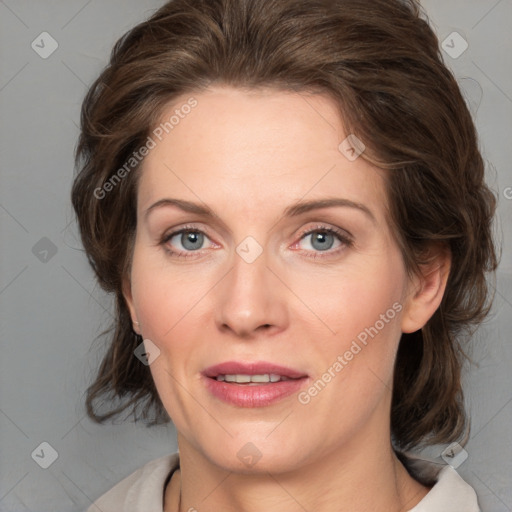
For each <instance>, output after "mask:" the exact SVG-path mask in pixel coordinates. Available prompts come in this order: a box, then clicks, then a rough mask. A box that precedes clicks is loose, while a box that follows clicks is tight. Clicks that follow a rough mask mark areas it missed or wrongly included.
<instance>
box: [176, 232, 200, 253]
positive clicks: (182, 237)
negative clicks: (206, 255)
mask: <svg viewBox="0 0 512 512" xmlns="http://www.w3.org/2000/svg"><path fill="white" fill-rule="evenodd" d="M177 237H179V238H178V240H179V243H180V244H181V245H182V247H183V248H184V249H185V250H187V251H197V250H198V249H201V248H202V247H203V244H204V233H200V232H199V231H182V232H181V233H176V234H175V235H174V236H173V237H172V238H171V240H170V242H171V243H172V239H173V238H177Z"/></svg>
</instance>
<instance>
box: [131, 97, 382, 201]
mask: <svg viewBox="0 0 512 512" xmlns="http://www.w3.org/2000/svg"><path fill="white" fill-rule="evenodd" d="M190 105H194V106H193V107H190ZM151 137H152V139H153V140H154V143H155V144H154V147H153V149H151V150H150V151H149V153H148V155H147V156H146V158H145V160H144V162H143V166H142V170H141V172H142V175H141V179H140V182H139V191H138V205H139V210H142V209H145V208H147V207H148V206H149V204H151V203H153V202H155V201H157V200H159V199H161V198H163V197H165V196H167V195H171V196H173V197H177V196H179V197H181V198H183V199H188V200H192V201H196V202H197V201H198V200H199V201H202V202H204V203H206V204H208V205H209V206H210V207H211V208H212V209H216V208H217V207H222V206H223V204H224V206H225V202H226V200H227V199H228V198H229V200H230V201H232V202H234V203H236V204H238V206H239V211H241V210H250V209H251V208H265V209H269V208H272V206H273V205H275V206H276V207H277V206H279V208H281V207H282V206H285V205H286V206H288V204H292V203H294V202H297V201H298V200H300V199H301V198H303V197H304V199H315V198H322V197H325V196H326V195H329V196H330V197H333V196H338V197H344V198H348V199H351V200H354V201H358V202H366V203H368V202H370V203H372V204H374V208H377V209H379V208H380V209H381V210H384V208H385V202H386V198H385V194H384V182H383V174H382V171H381V170H380V169H377V168H376V167H374V166H373V165H371V164H370V163H369V162H367V161H365V160H364V159H363V158H361V157H359V158H357V159H356V160H354V161H351V160H349V159H348V158H347V156H346V154H344V153H343V151H341V150H340V143H342V142H343V141H344V140H345V139H346V138H347V134H346V133H345V132H344V130H343V126H342V120H341V117H340V114H339V111H338V108H337V106H336V104H335V103H334V101H333V100H332V99H331V98H329V97H328V96H326V95H319V94H316V95H311V94H306V93H296V92H293V91H292V92H290V91H277V90H271V89H263V90H260V89H259V90H242V89H235V88H231V87H215V88H211V89H209V90H207V91H204V92H200V93H197V94H187V95H183V96H181V97H180V98H177V99H176V100H174V101H173V102H172V104H169V105H168V106H167V107H166V108H165V109H164V111H163V112H162V116H161V123H160V124H159V125H157V126H155V127H153V129H152V132H151Z"/></svg>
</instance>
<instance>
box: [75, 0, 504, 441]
mask: <svg viewBox="0 0 512 512" xmlns="http://www.w3.org/2000/svg"><path fill="white" fill-rule="evenodd" d="M213 84H215V85H218V84H221V85H223V84H225V85H229V86H234V87H237V88H242V89H256V88H273V89H275V90H280V91H296V92H298V93H319V94H326V95H328V96H329V97H331V98H332V99H333V100H334V101H335V102H336V105H337V106H338V107H339V112H340V118H341V121H342V123H343V127H344V129H345V133H352V134H355V135H356V136H357V137H358V138H359V139H361V140H362V141H364V144H365V146H366V150H365V152H364V153H363V154H362V157H363V158H366V159H367V160H368V161H370V162H372V163H374V164H376V165H377V166H379V167H381V168H383V169H386V170H388V171H389V172H388V175H387V176H388V177H387V179H386V188H387V195H388V198H389V203H390V212H389V215H390V219H389V220H390V223H391V226H392V228H393V232H394V236H395V238H396V241H397V243H398V244H399V247H400V248H401V252H402V254H403V259H404V263H405V266H406V269H407V271H408V272H409V273H410V275H413V273H416V272H420V271H421V267H422V265H423V264H424V263H426V262H427V259H426V256H425V255H426V254H427V251H428V248H429V247H430V246H431V245H432V244H443V245H444V246H446V247H447V248H449V250H450V251H451V259H452V265H451V270H450V274H449V277H448V282H447V287H446V291H445V294H444V296H443V299H442V303H441V305H440V307H439V308H438V310H437V311H436V312H435V313H434V315H433V316H432V317H431V318H430V320H429V321H428V322H427V324H426V325H425V326H424V327H423V328H422V329H421V330H418V331H417V332H414V333H409V334H402V337H401V340H400V345H399V350H398V354H397V358H396V364H395V373H394V386H393V397H392V407H391V429H392V439H393V443H394V445H395V447H396V449H397V450H408V449H411V448H414V447H418V446H420V445H422V444H435V443H440V442H443V443H444V442H450V441H453V440H461V436H462V435H463V434H464V433H467V432H468V430H467V425H468V422H467V418H466V413H465V409H464V400H463V393H462V389H461V368H462V366H463V363H464V361H465V357H466V354H465V346H466V344H467V341H468V338H469V336H470V335H471V334H472V333H473V331H474V329H475V328H476V327H477V326H478V325H479V324H480V323H481V322H482V321H483V320H484V319H485V317H486V315H487V314H488V313H489V309H490V306H491V303H492V298H493V296H492V294H491V293H490V288H489V284H488V282H487V279H486V273H488V272H492V273H493V275H494V271H495V269H496V267H497V264H498V257H497V251H496V248H495V243H494V241H493V235H492V221H493V217H494V212H495V208H496V197H495V195H494V194H493V193H492V192H491V191H490V189H489V188H488V187H487V185H486V184H485V181H484V162H483V159H482V156H481V154H480V152H479V149H478V140H477V134H476V130H475V126H474V124H473V120H472V118H471V115H470V113H469V111H468V108H467V105H466V103H465V100H464V98H463V97H462V95H461V92H460V90H459V87H458V85H457V82H456V80H455V78H454V76H453V75H452V73H451V72H450V71H449V70H448V69H447V67H446V66H445V64H444V62H443V58H442V55H441V52H440V49H439V41H438V39H437V37H436V35H435V34H434V32H433V30H432V29H431V28H430V26H429V22H428V18H427V16H426V15H425V13H424V12H423V11H422V9H421V7H420V5H419V4H418V3H417V2H416V1H414V0H406V1H400V0H372V1H369V2H361V1H360V0H173V1H171V2H168V3H166V4H165V5H164V6H163V7H161V8H160V9H159V10H157V11H156V12H155V13H154V14H153V15H152V16H151V17H150V18H149V19H148V20H147V21H144V22H142V23H140V24H139V25H137V26H136V27H134V28H133V29H132V30H130V31H129V32H127V33H126V34H125V35H123V36H122V37H121V38H120V39H119V40H118V41H117V43H116V44H115V46H114V48H113V50H112V53H111V57H110V62H109V63H108V65H107V66H106V68H105V69H104V70H103V72H102V73H101V75H100V76H99V77H98V78H97V79H96V81H95V82H94V83H93V84H92V86H91V87H90V89H89V91H88V93H87V95H86V97H85V99H84V102H83V105H82V111H81V133H80V138H79V141H78V144H77V148H76V167H77V174H76V177H75V180H74V183H73V187H72V203H73V207H74V209H75V212H76V215H77V219H78V225H79V229H80V234H81V239H82V243H83V246H84V248H85V251H86V254H87V257H88V260H89V262H90V264H91V266H92V268H93V270H94V272H95V274H96V277H97V279H98V282H99V283H100V285H101V286H102V288H103V289H104V290H106V291H107V292H109V293H113V294H115V300H116V315H115V322H114V325H112V327H111V328H110V329H109V330H107V331H106V332H103V333H102V335H105V334H108V339H109V345H108V348H107V350H106V353H105V355H104V358H103V361H102V363H101V365H100V367H99V370H98V372H97V375H96V377H95V380H94V381H93V382H92V384H91V385H90V387H89V388H88V389H87V393H86V408H87V413H88V415H89V417H90V418H91V419H92V420H94V421H97V422H99V423H102V422H104V421H105V420H107V419H109V418H112V417H114V416H116V415H118V414H120V413H121V412H123V411H124V410H128V409H131V410H132V412H133V415H134V418H135V421H137V420H139V419H140V418H141V417H142V419H144V420H147V419H150V420H151V421H150V422H149V425H154V424H157V423H161V422H168V421H169V420H170V418H169V415H168V414H167V412H166V411H165V409H164V407H163V405H162V403H161V401H160V398H159V396H158V393H157V391H156V388H155V385H154V383H153V379H152V377H151V374H150V371H149V367H147V366H145V365H143V364H141V363H140V361H139V360H138V359H137V358H136V357H135V356H134V354H133V352H134V349H135V348H136V347H137V346H138V345H139V344H140V343H141V338H140V337H139V336H137V335H136V334H135V333H134V332H133V330H132V323H131V318H130V315H129V312H128V308H127V305H126V303H125V300H124V297H123V293H122V283H123V278H124V277H125V276H127V275H129V272H130V266H131V256H132V252H133V244H134V235H135V231H136V228H137V226H136V197H137V181H138V176H139V175H140V172H138V170H140V163H138V164H137V165H136V166H134V168H133V170H131V172H129V173H128V174H127V175H126V176H125V177H124V178H123V179H122V180H119V182H116V183H115V186H113V187H110V189H111V190H110V189H109V193H108V194H103V193H102V195H103V196H104V197H101V198H99V197H100V194H99V192H98V191H99V190H106V189H107V187H106V186H105V184H106V183H107V182H109V180H111V181H110V183H112V179H113V176H114V174H115V173H116V171H117V170H118V169H120V168H122V166H123V165H124V164H125V163H126V162H127V161H128V160H129V159H130V157H132V156H133V154H134V152H136V151H137V150H138V149H139V148H141V147H142V146H143V145H144V143H145V142H146V140H147V137H148V136H149V135H150V134H151V130H152V129H153V128H154V127H155V126H157V125H158V123H159V121H160V119H161V116H162V112H163V111H164V109H165V107H166V106H167V105H168V104H169V103H170V102H171V101H172V100H173V99H175V98H177V97H178V96H180V97H181V96H182V95H184V94H190V95H193V94H197V93H200V92H201V91H203V90H205V89H206V88H208V87H209V86H211V85H213ZM340 142H341V141H340ZM142 161H143V160H142ZM100 399H102V402H103V404H105V403H107V404H108V405H110V406H111V407H110V410H108V411H106V412H104V413H100V411H99V409H98V406H97V404H95V402H96V401H98V400H100ZM117 399H119V400H120V404H119V405H118V406H116V407H114V406H113V401H114V400H117ZM142 406H143V410H142V414H141V417H140V416H138V408H139V407H142ZM152 409H154V413H155V414H154V415H151V412H152Z"/></svg>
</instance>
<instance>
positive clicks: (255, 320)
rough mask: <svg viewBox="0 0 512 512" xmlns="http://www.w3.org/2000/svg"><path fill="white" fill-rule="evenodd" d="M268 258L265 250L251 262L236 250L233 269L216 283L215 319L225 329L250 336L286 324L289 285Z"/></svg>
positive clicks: (237, 334) (235, 334)
mask: <svg viewBox="0 0 512 512" xmlns="http://www.w3.org/2000/svg"><path fill="white" fill-rule="evenodd" d="M269 259H270V258H268V257H267V253H266V252H265V251H264V252H263V253H262V254H261V255H260V256H259V257H258V258H257V259H256V260H255V261H252V262H251V263H248V262H247V261H245V260H244V259H243V258H241V257H240V256H239V255H238V254H237V253H235V254H234V256H233V266H232V268H231V270H230V271H229V272H228V274H227V275H226V276H225V277H224V279H222V280H221V282H220V283H219V284H218V285H217V286H216V287H215V297H214V300H215V306H214V307H215V319H216V324H217V327H218V329H219V330H221V331H222V332H223V333H231V334H232V335H233V336H236V337H238V338H251V337H253V336H257V335H258V333H260V334H261V333H266V334H267V335H271V334H275V333H277V332H280V331H282V330H284V329H286V328H287V326H288V319H289V314H288V306H289V301H288V300H287V297H286V290H287V289H286V287H285V286H284V285H283V282H282V280H280V279H279V277H278V276H277V275H276V272H275V271H274V270H272V269H271V268H270V266H269V261H268V260H269Z"/></svg>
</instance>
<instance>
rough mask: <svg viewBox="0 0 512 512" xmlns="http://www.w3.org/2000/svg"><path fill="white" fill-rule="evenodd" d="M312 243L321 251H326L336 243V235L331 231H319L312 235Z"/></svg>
mask: <svg viewBox="0 0 512 512" xmlns="http://www.w3.org/2000/svg"><path fill="white" fill-rule="evenodd" d="M311 237H312V240H311V245H312V247H313V248H315V249H317V250H319V251H326V250H328V249H330V248H331V247H332V246H333V244H334V236H333V235H332V234H331V233H326V232H321V231H317V232H316V233H313V234H312V235H311ZM315 244H319V245H315Z"/></svg>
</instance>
